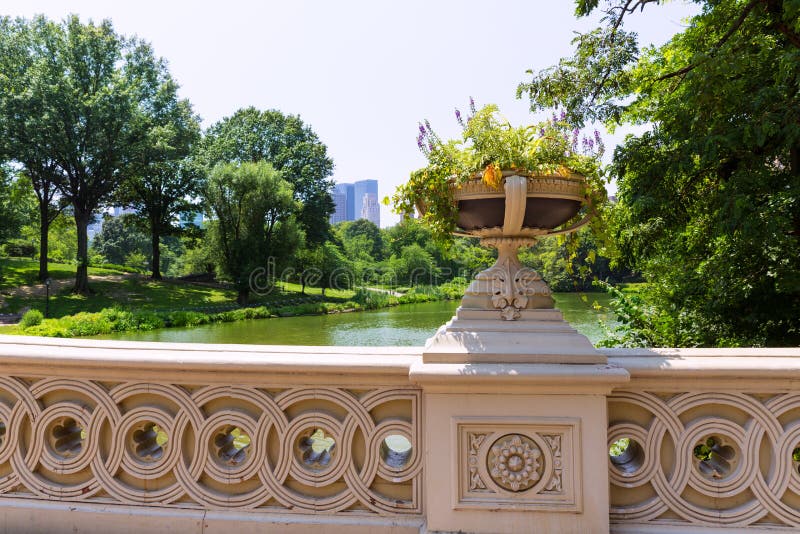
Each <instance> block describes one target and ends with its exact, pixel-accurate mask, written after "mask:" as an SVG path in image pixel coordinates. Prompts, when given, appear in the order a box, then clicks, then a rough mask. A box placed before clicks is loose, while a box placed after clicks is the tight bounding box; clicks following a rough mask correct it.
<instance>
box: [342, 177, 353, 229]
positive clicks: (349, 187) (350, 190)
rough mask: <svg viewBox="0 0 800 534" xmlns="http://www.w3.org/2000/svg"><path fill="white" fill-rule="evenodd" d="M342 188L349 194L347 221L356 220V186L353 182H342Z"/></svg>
mask: <svg viewBox="0 0 800 534" xmlns="http://www.w3.org/2000/svg"><path fill="white" fill-rule="evenodd" d="M341 187H342V190H344V191H345V193H346V194H347V214H346V215H345V217H346V218H345V221H355V220H356V186H355V185H353V184H341Z"/></svg>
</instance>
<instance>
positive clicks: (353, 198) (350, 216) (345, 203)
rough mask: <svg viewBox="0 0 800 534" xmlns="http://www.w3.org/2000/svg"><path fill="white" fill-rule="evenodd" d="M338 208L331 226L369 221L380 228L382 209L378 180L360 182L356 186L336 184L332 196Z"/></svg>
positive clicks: (332, 218)
mask: <svg viewBox="0 0 800 534" xmlns="http://www.w3.org/2000/svg"><path fill="white" fill-rule="evenodd" d="M331 197H332V198H333V203H334V205H335V206H336V208H335V211H334V212H333V213H332V214H331V218H330V221H331V224H336V223H339V222H342V221H355V220H356V219H367V220H368V221H371V222H373V223H374V224H375V225H376V226H380V221H381V209H380V202H378V180H360V181H358V182H356V183H354V184H336V187H335V188H334V190H333V193H332V194H331Z"/></svg>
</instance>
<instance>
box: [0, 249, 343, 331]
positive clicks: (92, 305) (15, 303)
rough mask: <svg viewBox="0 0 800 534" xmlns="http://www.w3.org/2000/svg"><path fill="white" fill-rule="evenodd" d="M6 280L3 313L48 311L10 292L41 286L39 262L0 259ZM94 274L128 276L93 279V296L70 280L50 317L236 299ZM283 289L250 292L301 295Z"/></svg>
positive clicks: (70, 271) (222, 291)
mask: <svg viewBox="0 0 800 534" xmlns="http://www.w3.org/2000/svg"><path fill="white" fill-rule="evenodd" d="M0 268H2V273H3V280H2V282H0V293H3V295H2V298H3V299H4V300H5V304H6V306H5V307H4V308H2V313H14V312H17V311H19V310H21V309H23V308H36V309H38V310H41V311H42V312H44V309H45V297H44V296H40V295H10V294H9V291H10V290H11V289H12V288H16V287H19V286H24V285H32V284H37V283H38V282H37V281H36V275H37V274H38V271H39V263H38V262H37V261H32V260H25V259H18V258H3V259H0ZM89 275H90V276H104V275H125V276H124V277H122V278H119V279H115V280H94V281H90V283H89V285H90V287H91V288H92V290H93V291H94V294H93V295H91V296H88V297H85V296H82V295H74V294H72V292H71V291H70V287H71V284H66V285H64V286H63V287H62V288H61V289H60V290H58V291H53V292H51V294H50V313H49V316H50V317H63V316H65V315H73V314H75V313H78V312H98V311H100V310H102V309H103V308H112V307H119V308H122V309H128V310H135V311H170V310H181V309H193V310H197V309H203V308H210V309H214V308H217V307H223V306H232V305H234V304H235V303H236V291H234V290H232V289H227V288H222V287H217V286H206V285H199V284H191V283H187V282H182V281H177V280H162V281H156V280H150V279H149V278H147V276H146V275H132V274H127V273H124V272H123V271H118V270H113V269H103V268H94V267H90V268H89ZM50 276H51V278H53V279H69V278H72V277H74V276H75V266H74V265H64V264H53V263H51V264H50ZM282 289H283V290H282V291H280V290H276V291H273V292H271V293H270V294H268V295H264V296H258V295H251V302H252V303H253V304H269V303H272V302H280V301H285V300H287V299H291V298H292V297H294V296H297V295H298V294H299V293H300V286H299V285H297V284H284V287H283V288H282ZM306 294H309V295H319V294H321V290H320V289H319V288H306ZM325 295H326V297H328V298H330V299H332V300H339V299H345V300H346V299H347V298H349V297H352V295H353V292H352V291H336V290H327V291H326V292H325Z"/></svg>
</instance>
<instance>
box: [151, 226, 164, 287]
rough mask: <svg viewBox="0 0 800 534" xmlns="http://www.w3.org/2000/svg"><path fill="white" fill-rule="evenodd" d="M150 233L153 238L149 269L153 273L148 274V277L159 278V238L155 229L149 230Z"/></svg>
mask: <svg viewBox="0 0 800 534" xmlns="http://www.w3.org/2000/svg"><path fill="white" fill-rule="evenodd" d="M151 235H152V239H153V240H152V244H153V261H152V269H151V270H152V271H153V274H152V275H150V278H152V279H153V280H161V247H160V246H159V245H160V243H161V239H160V238H159V235H158V232H156V231H155V230H151Z"/></svg>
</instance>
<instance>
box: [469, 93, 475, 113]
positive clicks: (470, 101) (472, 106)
mask: <svg viewBox="0 0 800 534" xmlns="http://www.w3.org/2000/svg"><path fill="white" fill-rule="evenodd" d="M469 110H470V111H471V112H472V114H473V115H474V114H475V101H474V100H473V99H472V97H469Z"/></svg>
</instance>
